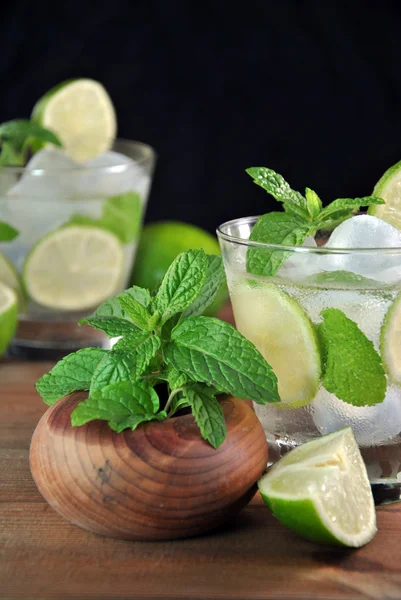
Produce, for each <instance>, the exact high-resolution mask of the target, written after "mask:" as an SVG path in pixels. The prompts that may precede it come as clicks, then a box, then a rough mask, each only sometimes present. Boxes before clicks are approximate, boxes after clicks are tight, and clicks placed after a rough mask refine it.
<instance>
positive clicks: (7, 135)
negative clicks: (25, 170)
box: [0, 119, 62, 167]
mask: <svg viewBox="0 0 401 600" xmlns="http://www.w3.org/2000/svg"><path fill="white" fill-rule="evenodd" d="M38 143H39V144H46V143H50V144H54V145H55V146H59V147H61V145H62V144H61V142H60V140H59V138H58V137H57V136H56V135H55V134H54V133H53V132H52V131H50V130H49V129H45V128H44V127H42V126H41V125H38V124H37V123H34V122H33V121H29V120H28V119H15V120H14V121H7V122H5V123H3V124H2V125H0V147H1V150H0V166H2V167H4V166H17V167H23V166H24V165H25V163H26V162H27V157H28V154H29V152H30V151H31V150H32V146H33V145H35V144H38Z"/></svg>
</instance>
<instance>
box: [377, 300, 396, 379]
mask: <svg viewBox="0 0 401 600" xmlns="http://www.w3.org/2000/svg"><path fill="white" fill-rule="evenodd" d="M380 353H381V357H382V361H383V366H384V368H385V369H386V371H387V373H388V375H389V376H390V377H391V379H392V380H393V381H394V383H398V384H401V294H398V296H397V297H396V299H395V300H394V302H393V304H392V305H391V306H390V308H389V309H388V311H387V314H386V316H385V318H384V322H383V325H382V328H381V333H380Z"/></svg>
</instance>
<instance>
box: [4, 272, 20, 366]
mask: <svg viewBox="0 0 401 600" xmlns="http://www.w3.org/2000/svg"><path fill="white" fill-rule="evenodd" d="M17 318H18V298H17V294H16V293H15V291H14V290H13V289H11V288H10V287H8V286H7V285H5V284H4V283H0V356H2V354H4V352H5V351H6V349H7V346H8V344H9V343H10V341H11V339H12V337H13V335H14V333H15V329H16V327H17Z"/></svg>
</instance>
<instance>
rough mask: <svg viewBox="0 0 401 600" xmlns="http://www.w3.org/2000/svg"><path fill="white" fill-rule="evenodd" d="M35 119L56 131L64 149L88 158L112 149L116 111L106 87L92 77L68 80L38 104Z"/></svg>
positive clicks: (73, 154) (71, 155) (35, 109)
mask: <svg viewBox="0 0 401 600" xmlns="http://www.w3.org/2000/svg"><path fill="white" fill-rule="evenodd" d="M32 119H33V120H34V121H36V122H37V123H39V125H42V126H43V127H46V128H47V129H50V130H51V131H53V132H54V133H55V134H56V135H57V136H58V137H59V138H60V141H61V142H62V144H63V150H64V152H65V153H66V154H67V155H68V156H70V157H71V158H73V159H74V160H77V161H87V160H90V159H91V158H94V157H95V156H97V155H98V154H101V153H102V152H105V151H106V150H109V148H110V147H111V146H112V144H113V141H114V138H115V135H116V129H117V125H116V123H117V121H116V114H115V110H114V107H113V104H112V102H111V99H110V97H109V95H108V93H107V92H106V90H105V89H104V87H103V86H102V85H101V84H100V83H98V82H97V81H94V80H93V79H75V80H71V81H65V82H63V83H60V84H59V85H57V86H55V87H54V88H52V89H51V90H49V91H48V92H47V93H46V94H45V95H44V96H43V97H42V98H41V99H40V100H39V101H38V102H37V103H36V105H35V107H34V109H33V112H32Z"/></svg>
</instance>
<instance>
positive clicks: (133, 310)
mask: <svg viewBox="0 0 401 600" xmlns="http://www.w3.org/2000/svg"><path fill="white" fill-rule="evenodd" d="M118 301H119V303H120V306H121V308H122V309H123V311H124V313H125V314H127V315H128V317H129V318H130V319H131V321H132V322H133V323H135V325H136V326H137V327H139V328H140V329H144V330H145V331H146V330H148V329H149V322H150V320H151V318H152V315H151V314H150V312H149V311H148V310H147V309H146V308H145V306H142V304H141V303H140V302H138V300H135V298H132V297H131V296H120V297H119V299H118Z"/></svg>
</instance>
